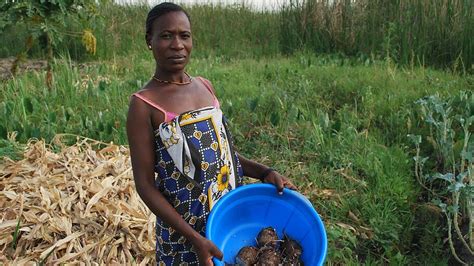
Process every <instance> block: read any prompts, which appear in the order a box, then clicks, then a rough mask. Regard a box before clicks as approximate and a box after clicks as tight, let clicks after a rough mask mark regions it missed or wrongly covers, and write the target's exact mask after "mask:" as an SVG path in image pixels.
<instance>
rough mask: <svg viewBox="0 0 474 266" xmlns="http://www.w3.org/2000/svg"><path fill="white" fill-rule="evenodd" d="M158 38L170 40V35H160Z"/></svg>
mask: <svg viewBox="0 0 474 266" xmlns="http://www.w3.org/2000/svg"><path fill="white" fill-rule="evenodd" d="M160 37H161V38H162V39H171V34H162V35H161V36H160Z"/></svg>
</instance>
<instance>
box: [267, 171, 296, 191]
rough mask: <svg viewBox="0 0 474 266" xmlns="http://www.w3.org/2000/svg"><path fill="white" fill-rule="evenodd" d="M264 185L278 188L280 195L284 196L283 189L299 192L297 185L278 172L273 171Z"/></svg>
mask: <svg viewBox="0 0 474 266" xmlns="http://www.w3.org/2000/svg"><path fill="white" fill-rule="evenodd" d="M262 181H263V182H264V183H270V184H274V185H275V186H276V187H277V190H278V194H283V188H285V187H286V188H289V189H292V190H298V189H297V188H296V186H295V185H293V183H292V182H291V181H290V180H289V179H288V178H287V177H285V176H282V175H280V173H278V172H277V171H271V172H270V173H268V175H266V176H265V177H264V178H263V180H262Z"/></svg>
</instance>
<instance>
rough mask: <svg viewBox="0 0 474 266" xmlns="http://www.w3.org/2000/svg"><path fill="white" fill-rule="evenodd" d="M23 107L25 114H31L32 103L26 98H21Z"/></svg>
mask: <svg viewBox="0 0 474 266" xmlns="http://www.w3.org/2000/svg"><path fill="white" fill-rule="evenodd" d="M23 106H24V107H25V110H26V112H28V113H29V114H31V113H32V112H33V103H32V102H31V99H30V98H28V97H25V98H23Z"/></svg>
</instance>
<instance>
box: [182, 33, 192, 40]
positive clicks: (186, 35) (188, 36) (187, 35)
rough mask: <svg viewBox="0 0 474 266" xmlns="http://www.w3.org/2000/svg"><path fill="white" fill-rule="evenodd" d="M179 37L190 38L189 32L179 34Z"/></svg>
mask: <svg viewBox="0 0 474 266" xmlns="http://www.w3.org/2000/svg"><path fill="white" fill-rule="evenodd" d="M181 38H183V39H189V38H191V34H181Z"/></svg>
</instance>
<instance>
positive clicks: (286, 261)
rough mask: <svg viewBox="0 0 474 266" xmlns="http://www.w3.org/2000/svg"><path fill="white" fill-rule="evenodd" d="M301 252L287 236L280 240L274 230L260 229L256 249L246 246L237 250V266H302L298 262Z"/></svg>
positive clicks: (299, 261) (297, 245)
mask: <svg viewBox="0 0 474 266" xmlns="http://www.w3.org/2000/svg"><path fill="white" fill-rule="evenodd" d="M301 253H303V250H302V248H301V246H300V245H299V244H298V242H296V241H295V240H293V239H291V238H289V237H288V236H287V235H285V236H284V237H283V239H282V240H280V239H278V235H277V233H276V231H275V229H274V228H272V227H267V228H264V229H262V230H261V231H260V232H259V233H258V236H257V247H253V246H246V247H243V248H241V249H240V250H239V253H238V254H237V257H236V258H235V262H236V263H237V265H266V266H269V265H282V264H283V265H303V262H302V261H301V260H300V256H301Z"/></svg>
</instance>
